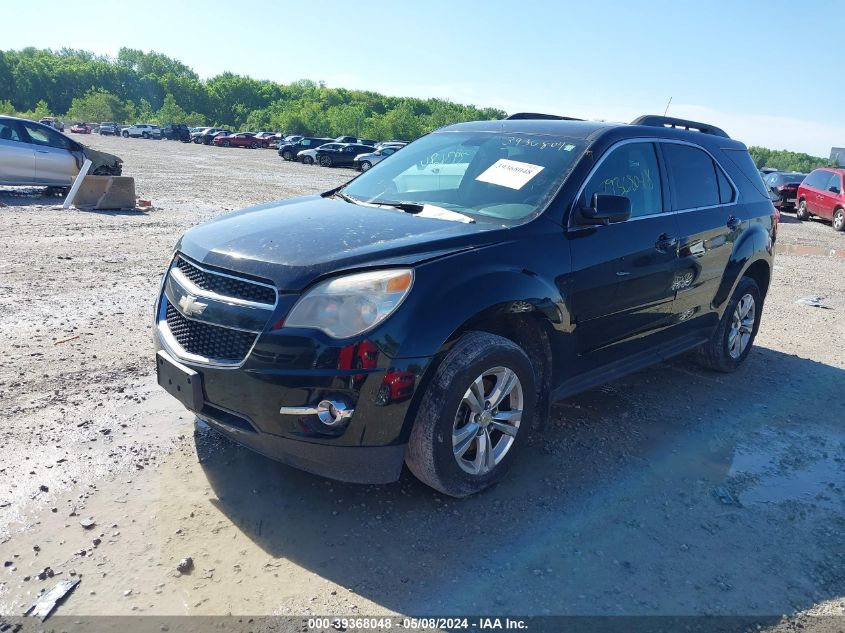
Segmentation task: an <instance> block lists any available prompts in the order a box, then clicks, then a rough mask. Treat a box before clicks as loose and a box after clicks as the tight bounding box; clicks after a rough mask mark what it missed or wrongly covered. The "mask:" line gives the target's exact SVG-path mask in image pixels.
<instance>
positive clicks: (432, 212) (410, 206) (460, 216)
mask: <svg viewBox="0 0 845 633" xmlns="http://www.w3.org/2000/svg"><path fill="white" fill-rule="evenodd" d="M367 204H373V205H378V206H383V207H393V208H394V209H400V210H401V211H405V212H406V213H412V214H414V215H417V216H419V217H422V218H439V219H441V220H455V221H457V222H466V223H467V224H470V223H474V222H475V220H474V219H473V218H471V217H470V216H468V215H467V214H466V213H461V212H460V211H453V210H451V209H446V208H444V207H438V206H437V205H436V204H428V203H423V202H409V201H406V200H398V201H394V200H369V201H368V202H367Z"/></svg>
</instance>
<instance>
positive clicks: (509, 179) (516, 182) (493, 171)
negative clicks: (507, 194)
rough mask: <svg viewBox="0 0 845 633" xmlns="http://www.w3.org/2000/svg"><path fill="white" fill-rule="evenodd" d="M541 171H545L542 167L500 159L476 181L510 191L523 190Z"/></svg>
mask: <svg viewBox="0 0 845 633" xmlns="http://www.w3.org/2000/svg"><path fill="white" fill-rule="evenodd" d="M541 171H543V166H542V165H532V164H531V163H521V162H519V161H517V160H508V159H507V158H500V159H499V160H497V161H496V162H495V163H493V164H492V165H490V167H488V168H487V169H485V170H484V172H483V173H481V174H480V175H479V176H478V177H476V180H479V181H481V182H489V183H490V184H493V185H500V186H502V187H508V188H510V189H522V188H523V187H524V186H525V185H526V184H527V183H528V181H529V180H531V179H532V178H533V177H534V176H536V175H537V174H539V173H540V172H541Z"/></svg>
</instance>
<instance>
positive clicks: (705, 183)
mask: <svg viewBox="0 0 845 633" xmlns="http://www.w3.org/2000/svg"><path fill="white" fill-rule="evenodd" d="M663 152H664V155H665V156H666V162H667V163H668V165H669V182H670V184H671V186H672V192H673V193H674V195H675V208H676V210H678V211H683V210H684V209H696V208H698V207H711V206H715V205H717V204H719V203H720V200H721V198H720V195H719V182H718V178H717V176H716V166H715V165H714V164H713V159H712V158H710V155H709V154H708V153H707V152H705V151H703V150H700V149H698V148H695V147H691V146H689V145H679V144H677V143H664V144H663Z"/></svg>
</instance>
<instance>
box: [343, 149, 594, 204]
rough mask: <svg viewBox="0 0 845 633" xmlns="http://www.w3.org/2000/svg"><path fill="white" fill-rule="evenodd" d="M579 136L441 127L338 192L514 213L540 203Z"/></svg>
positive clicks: (572, 155)
mask: <svg viewBox="0 0 845 633" xmlns="http://www.w3.org/2000/svg"><path fill="white" fill-rule="evenodd" d="M583 147H584V144H583V141H580V140H578V139H569V138H563V137H553V136H544V135H535V134H502V133H497V132H440V133H434V134H429V135H428V136H424V137H423V138H421V139H419V140H418V141H415V142H414V143H412V144H410V145H408V146H407V147H405V148H403V149H402V151H401V152H397V153H396V154H395V155H394V156H391V158H390V160H385V161H381V162H379V163H378V166H377V167H373V168H372V169H370V170H368V171H366V172H364V173H363V174H362V175H361V176H359V177H358V178H356V179H355V180H354V181H352V182H351V183H349V185H347V186H346V187H345V188H344V189H343V193H344V194H345V195H346V196H348V197H349V198H351V199H353V200H354V201H357V202H365V203H385V204H386V203H390V202H393V203H395V202H406V203H408V202H412V203H417V204H430V205H435V206H439V207H444V208H446V209H451V210H454V211H459V212H461V213H466V214H469V215H476V216H488V217H491V218H500V219H506V220H519V219H522V218H525V217H528V216H529V215H531V214H532V213H535V212H537V211H539V210H541V209H542V208H543V207H544V206H545V205H546V203H547V202H548V201H549V200H550V199H551V196H553V195H554V193H555V192H556V191H557V188H558V185H559V184H560V183H561V181H562V180H563V178H565V177H566V175H567V174H568V173H569V171H570V169H572V167H573V166H574V165H575V162H576V160H577V159H578V157H579V156H580V155H581V152H582V151H583Z"/></svg>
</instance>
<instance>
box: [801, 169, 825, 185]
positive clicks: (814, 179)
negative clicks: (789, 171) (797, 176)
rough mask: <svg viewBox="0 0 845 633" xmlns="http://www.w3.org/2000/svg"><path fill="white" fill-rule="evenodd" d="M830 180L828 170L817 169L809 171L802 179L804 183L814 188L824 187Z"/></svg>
mask: <svg viewBox="0 0 845 633" xmlns="http://www.w3.org/2000/svg"><path fill="white" fill-rule="evenodd" d="M829 180H830V172H829V171H824V170H822V169H819V170H817V171H814V172H813V173H811V174H810V175H809V176H807V178H806V179H805V180H804V184H805V185H807V186H808V187H813V188H814V189H825V188H826V187H825V185H826V184H827V182H828V181H829Z"/></svg>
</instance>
